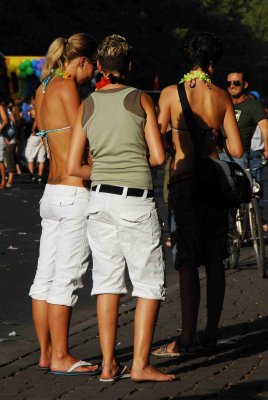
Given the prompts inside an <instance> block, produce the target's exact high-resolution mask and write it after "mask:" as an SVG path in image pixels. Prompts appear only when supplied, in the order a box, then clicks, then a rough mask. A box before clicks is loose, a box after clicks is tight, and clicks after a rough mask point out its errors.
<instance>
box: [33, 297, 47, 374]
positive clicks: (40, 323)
mask: <svg viewBox="0 0 268 400" xmlns="http://www.w3.org/2000/svg"><path fill="white" fill-rule="evenodd" d="M32 314H33V321H34V326H35V331H36V334H37V338H38V341H39V345H40V350H41V354H40V359H39V366H40V367H49V365H50V360H51V342H50V334H49V330H48V319H47V315H48V304H47V302H46V301H43V300H34V299H33V300H32Z"/></svg>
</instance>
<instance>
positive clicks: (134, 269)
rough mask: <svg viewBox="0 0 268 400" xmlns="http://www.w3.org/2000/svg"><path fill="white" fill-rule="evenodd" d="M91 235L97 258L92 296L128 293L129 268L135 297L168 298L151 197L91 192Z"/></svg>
mask: <svg viewBox="0 0 268 400" xmlns="http://www.w3.org/2000/svg"><path fill="white" fill-rule="evenodd" d="M145 192H147V191H145ZM87 232H88V239H89V244H90V247H91V251H92V258H93V273H92V277H93V288H92V292H91V295H97V294H104V293H114V294H125V293H127V289H126V285H125V267H126V265H127V267H128V272H129V276H130V279H131V282H132V285H133V292H132V296H138V297H142V298H145V299H155V300H163V299H164V298H165V291H166V289H165V272H164V258H163V249H162V241H161V236H162V235H161V228H160V224H159V220H158V214H157V210H156V206H155V202H154V200H153V198H146V195H144V196H143V197H130V196H129V197H127V196H125V195H117V194H111V193H103V192H97V191H92V192H91V195H90V200H89V206H88V230H87Z"/></svg>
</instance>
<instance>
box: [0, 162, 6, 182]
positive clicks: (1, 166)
mask: <svg viewBox="0 0 268 400" xmlns="http://www.w3.org/2000/svg"><path fill="white" fill-rule="evenodd" d="M0 174H1V187H2V188H3V187H5V186H6V167H5V164H4V163H3V162H0Z"/></svg>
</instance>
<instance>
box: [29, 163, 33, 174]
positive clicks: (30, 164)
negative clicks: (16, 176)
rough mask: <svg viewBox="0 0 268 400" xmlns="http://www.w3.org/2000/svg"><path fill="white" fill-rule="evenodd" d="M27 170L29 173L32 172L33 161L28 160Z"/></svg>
mask: <svg viewBox="0 0 268 400" xmlns="http://www.w3.org/2000/svg"><path fill="white" fill-rule="evenodd" d="M28 170H29V172H30V174H34V163H33V162H30V161H28Z"/></svg>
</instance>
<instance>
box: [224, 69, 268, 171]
mask: <svg viewBox="0 0 268 400" xmlns="http://www.w3.org/2000/svg"><path fill="white" fill-rule="evenodd" d="M226 83H227V90H228V92H229V95H230V97H231V100H232V102H233V107H234V111H235V116H236V120H237V123H238V127H239V131H240V135H241V140H242V144H243V149H244V154H243V156H242V157H241V159H238V158H234V161H235V162H237V163H238V164H240V165H241V166H242V168H247V167H248V161H249V153H250V146H251V139H252V136H253V134H254V132H255V130H256V127H257V126H259V128H260V131H261V134H262V139H263V144H264V149H263V155H264V157H265V158H268V120H267V117H266V114H265V111H264V107H263V106H262V105H261V104H260V102H259V101H257V100H256V99H255V98H252V97H250V96H249V94H248V92H247V89H248V85H249V80H248V77H247V74H246V73H245V72H244V71H243V70H241V69H240V68H233V69H232V70H230V72H229V74H228V75H227V82H226ZM223 134H224V132H223ZM220 158H221V159H222V160H225V161H230V159H229V157H228V155H227V154H226V153H225V152H224V150H222V152H221V153H220Z"/></svg>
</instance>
